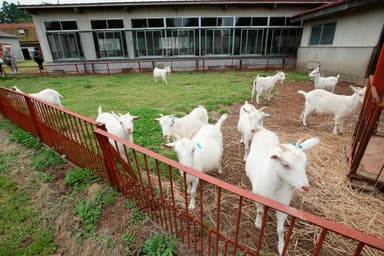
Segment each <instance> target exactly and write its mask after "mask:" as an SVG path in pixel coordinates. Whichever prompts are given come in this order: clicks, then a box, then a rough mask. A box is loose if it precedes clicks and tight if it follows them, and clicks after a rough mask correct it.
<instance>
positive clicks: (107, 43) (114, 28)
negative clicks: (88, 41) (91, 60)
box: [91, 19, 127, 58]
mask: <svg viewBox="0 0 384 256" xmlns="http://www.w3.org/2000/svg"><path fill="white" fill-rule="evenodd" d="M91 28H92V30H98V31H94V32H93V40H94V43H95V49H96V56H97V58H116V57H124V56H126V55H127V54H126V52H127V50H126V45H127V44H126V40H125V37H124V31H123V29H124V23H123V20H121V19H111V20H91Z"/></svg>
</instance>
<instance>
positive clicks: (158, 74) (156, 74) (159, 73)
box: [153, 66, 171, 84]
mask: <svg viewBox="0 0 384 256" xmlns="http://www.w3.org/2000/svg"><path fill="white" fill-rule="evenodd" d="M167 73H171V68H170V67H169V66H168V67H165V68H158V67H155V69H154V70H153V80H155V82H157V79H158V78H161V79H162V80H163V81H164V82H165V83H166V84H168V81H167V79H166V77H167Z"/></svg>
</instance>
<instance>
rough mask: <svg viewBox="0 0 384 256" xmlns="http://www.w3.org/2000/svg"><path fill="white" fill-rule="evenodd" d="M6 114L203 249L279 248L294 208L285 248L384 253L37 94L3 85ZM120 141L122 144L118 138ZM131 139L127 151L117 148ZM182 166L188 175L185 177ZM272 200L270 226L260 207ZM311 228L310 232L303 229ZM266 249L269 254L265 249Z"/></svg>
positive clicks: (357, 235)
mask: <svg viewBox="0 0 384 256" xmlns="http://www.w3.org/2000/svg"><path fill="white" fill-rule="evenodd" d="M0 111H1V114H2V115H3V116H4V117H6V118H8V119H9V120H11V121H12V122H14V123H16V124H17V125H18V126H20V127H21V128H23V129H25V130H27V131H29V132H31V133H32V134H33V135H35V136H36V137H39V138H40V139H41V140H42V142H43V143H45V144H46V145H48V146H50V147H52V148H53V149H54V150H56V151H57V152H59V153H60V154H62V155H65V156H66V157H67V159H68V160H70V161H72V162H74V163H75V164H77V165H78V166H80V167H85V168H88V169H90V170H91V171H92V172H93V173H94V174H96V175H98V176H99V177H101V178H102V179H103V180H105V181H106V182H108V183H109V184H110V185H111V186H113V187H114V188H115V189H116V190H118V191H120V192H121V193H122V194H123V195H125V196H126V197H127V198H129V199H131V200H134V201H135V202H136V204H137V205H138V206H139V207H140V208H141V209H142V210H143V211H144V212H145V213H146V214H147V215H148V216H149V217H150V218H151V219H153V220H154V221H155V222H157V223H158V224H159V225H161V226H162V227H163V228H164V229H165V230H167V231H168V233H169V234H171V235H175V236H176V237H178V238H180V239H181V241H182V242H184V243H185V244H186V245H188V246H189V248H191V250H193V251H195V252H197V253H199V254H201V255H260V254H261V255H265V254H269V253H271V252H276V251H277V249H276V248H277V233H276V221H274V219H275V218H274V216H270V215H273V214H270V213H271V212H273V211H274V210H278V211H281V212H284V213H286V214H288V216H289V218H288V219H289V221H290V223H289V228H288V231H287V232H286V239H285V246H284V247H285V248H284V254H285V253H286V252H289V253H290V254H291V255H383V253H384V240H382V239H378V238H375V237H373V236H370V235H367V234H363V233H362V232H359V231H357V230H354V229H352V228H348V227H346V226H343V225H340V224H337V223H334V222H331V221H328V220H326V219H324V218H320V217H317V216H314V215H312V214H309V213H307V212H304V211H300V210H297V209H294V208H292V207H289V206H285V205H282V204H280V203H277V202H275V201H272V200H269V199H267V198H264V197H261V196H258V195H255V194H253V193H251V192H250V191H245V190H243V189H241V188H239V187H236V186H234V185H231V184H228V183H226V182H223V181H221V180H219V179H216V178H214V177H211V176H209V175H206V174H204V173H200V172H197V171H195V170H193V169H191V168H188V167H186V166H184V165H182V164H180V163H177V162H175V161H173V160H170V159H168V158H166V157H164V156H161V155H159V154H156V153H154V152H152V151H150V150H148V149H145V148H143V147H140V146H138V145H135V144H132V143H129V142H127V141H124V140H122V139H120V138H117V137H115V136H113V135H111V134H109V133H107V132H106V131H105V129H104V128H103V126H102V125H98V124H97V123H95V121H93V120H90V119H88V118H85V117H82V116H80V115H78V114H76V113H72V112H70V111H68V110H65V109H62V108H58V107H55V106H53V105H50V104H47V103H44V102H42V101H40V100H37V99H34V98H32V97H30V96H29V95H26V94H23V93H17V92H15V91H12V90H8V89H6V88H0ZM110 141H112V142H113V143H112V144H114V146H113V145H112V144H111V143H110ZM117 143H119V144H122V145H123V149H124V150H123V151H121V152H118V151H117V150H116V149H115V148H117V147H116V145H117ZM179 172H181V173H183V174H184V175H181V174H180V173H179ZM185 174H191V175H194V176H196V177H198V178H199V179H200V183H199V186H198V191H197V195H198V196H197V209H194V210H190V209H188V200H189V195H188V194H187V189H186V188H187V184H186V183H187V181H186V175H185ZM255 202H257V203H261V204H263V205H265V206H266V210H265V214H264V216H263V222H262V228H261V230H260V231H257V230H256V228H255V226H254V217H255V215H256V207H255V205H254V203H255ZM303 230H305V232H301V231H303ZM264 253H265V254H264Z"/></svg>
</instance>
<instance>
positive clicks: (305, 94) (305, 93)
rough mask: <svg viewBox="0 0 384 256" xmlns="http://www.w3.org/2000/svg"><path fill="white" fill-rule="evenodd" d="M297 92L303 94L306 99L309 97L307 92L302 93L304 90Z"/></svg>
mask: <svg viewBox="0 0 384 256" xmlns="http://www.w3.org/2000/svg"><path fill="white" fill-rule="evenodd" d="M297 92H298V93H300V94H303V95H304V97H305V96H307V92H305V91H302V90H298V91H297Z"/></svg>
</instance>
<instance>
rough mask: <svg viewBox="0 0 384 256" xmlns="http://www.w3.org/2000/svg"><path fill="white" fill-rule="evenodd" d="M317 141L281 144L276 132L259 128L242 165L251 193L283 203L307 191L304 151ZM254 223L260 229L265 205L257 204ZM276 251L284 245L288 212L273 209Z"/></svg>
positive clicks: (312, 139) (280, 249) (280, 252)
mask: <svg viewBox="0 0 384 256" xmlns="http://www.w3.org/2000/svg"><path fill="white" fill-rule="evenodd" d="M319 142H320V140H319V139H318V138H311V139H308V140H306V141H304V142H303V140H299V141H297V142H296V143H292V144H281V143H280V141H279V138H278V137H277V135H276V134H275V133H274V132H272V131H269V130H267V129H261V130H260V131H258V132H257V133H256V134H255V135H254V136H253V140H252V144H251V150H250V152H249V154H248V157H247V161H246V164H245V170H246V174H247V176H248V178H249V180H250V182H251V184H252V192H253V193H255V194H259V195H261V196H264V197H268V198H270V199H272V200H275V201H278V202H280V203H282V204H285V205H289V204H290V201H291V198H292V192H293V190H294V189H297V190H299V191H301V192H307V191H308V190H309V183H308V179H307V175H306V173H305V167H306V163H307V157H306V155H305V153H304V151H303V150H306V149H310V148H312V147H313V146H315V145H316V144H318V143H319ZM256 207H257V212H256V219H255V226H256V228H257V229H260V228H261V225H262V216H263V213H264V206H263V205H262V204H258V203H256ZM276 218H277V234H278V247H277V248H278V252H279V255H281V254H282V251H283V248H284V223H285V220H286V219H287V214H285V213H283V212H279V211H276Z"/></svg>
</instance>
